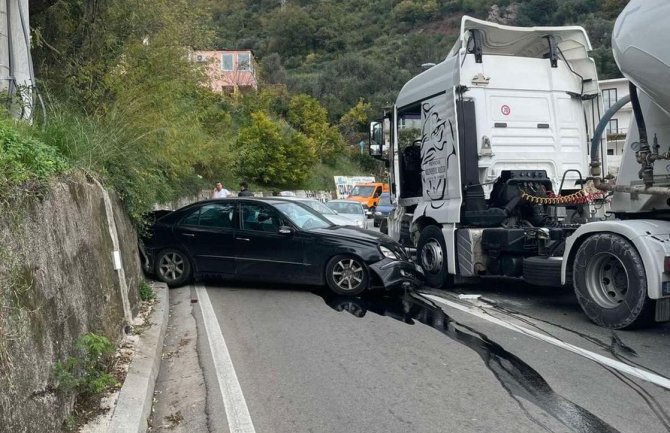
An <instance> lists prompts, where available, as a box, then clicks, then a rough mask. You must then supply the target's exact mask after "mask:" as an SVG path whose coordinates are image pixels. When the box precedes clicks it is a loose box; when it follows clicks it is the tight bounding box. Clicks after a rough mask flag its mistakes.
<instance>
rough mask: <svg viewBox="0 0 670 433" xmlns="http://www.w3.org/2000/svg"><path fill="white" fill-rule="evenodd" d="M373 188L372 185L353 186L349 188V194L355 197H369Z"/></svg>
mask: <svg viewBox="0 0 670 433" xmlns="http://www.w3.org/2000/svg"><path fill="white" fill-rule="evenodd" d="M374 190H375V187H374V186H355V187H354V189H352V190H351V195H353V196H356V197H370V196H371V195H372V192H373V191H374Z"/></svg>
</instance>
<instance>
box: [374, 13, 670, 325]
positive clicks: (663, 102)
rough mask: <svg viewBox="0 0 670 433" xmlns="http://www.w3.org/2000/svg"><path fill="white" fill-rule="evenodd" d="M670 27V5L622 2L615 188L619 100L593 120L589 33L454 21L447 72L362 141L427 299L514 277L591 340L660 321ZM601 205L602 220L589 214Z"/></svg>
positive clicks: (667, 202) (668, 316)
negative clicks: (551, 299)
mask: <svg viewBox="0 0 670 433" xmlns="http://www.w3.org/2000/svg"><path fill="white" fill-rule="evenodd" d="M668 16H670V2H667V1H665V0H632V1H631V2H630V3H629V4H628V6H627V7H626V8H625V9H624V11H623V12H622V13H621V15H620V16H619V18H618V19H617V22H616V25H615V28H614V32H613V38H612V42H613V49H614V55H615V59H616V61H617V64H618V65H619V67H620V68H621V71H622V72H623V74H624V75H625V76H626V77H627V78H628V79H629V80H630V81H631V92H630V93H631V102H632V105H633V107H634V113H635V120H634V121H633V123H632V125H631V127H630V128H629V131H630V132H629V134H628V138H627V142H626V145H625V147H624V155H623V158H622V164H621V168H620V174H619V177H618V178H617V181H616V184H612V183H611V182H610V181H609V180H606V179H604V178H602V172H603V163H604V159H605V158H604V155H603V149H602V147H603V146H601V143H602V132H603V131H604V129H605V126H606V125H607V122H608V120H609V119H610V118H611V116H612V114H613V113H614V112H615V111H616V109H617V107H621V106H622V105H623V104H624V103H625V102H627V100H623V101H620V102H619V103H617V104H615V107H613V109H610V110H608V112H607V113H605V114H604V115H602V116H601V114H602V110H601V107H602V103H601V101H600V97H599V89H598V85H597V74H596V69H595V65H594V63H593V61H592V60H591V59H590V58H589V57H588V52H589V51H590V50H591V46H590V43H589V40H588V37H587V35H586V32H585V31H584V30H583V29H582V28H580V27H533V28H519V27H509V26H503V25H499V24H494V23H488V22H485V21H480V20H476V19H473V18H470V17H464V18H463V21H462V24H461V34H460V37H459V40H458V41H457V42H456V44H455V46H454V48H453V49H452V50H451V52H450V53H449V55H448V56H447V58H446V59H445V60H444V61H443V62H441V63H440V64H438V65H435V66H433V67H431V68H430V69H428V70H426V71H424V72H423V73H422V74H420V75H418V76H417V77H414V78H413V79H412V80H410V81H409V82H408V83H406V84H405V86H404V87H403V89H402V90H401V91H400V94H399V95H398V97H397V99H396V103H395V105H394V106H393V107H392V109H391V110H389V111H388V112H386V113H385V115H384V119H381V120H380V121H379V122H373V123H372V124H371V128H370V150H371V154H372V155H373V156H375V157H377V158H380V159H386V160H388V161H389V166H390V172H391V194H392V197H393V200H394V201H395V202H396V203H397V207H396V210H395V211H394V212H393V213H392V214H390V215H389V218H388V234H389V235H390V236H391V237H393V238H395V239H396V240H398V241H400V242H403V243H404V244H405V245H406V246H408V247H410V248H416V253H417V260H418V261H419V263H420V264H421V266H422V267H423V268H424V270H425V272H426V278H427V282H428V284H429V285H431V286H434V287H443V288H445V287H446V288H448V286H449V285H450V284H452V282H453V277H454V276H460V277H461V278H471V277H495V276H507V277H519V278H523V279H525V280H527V281H528V282H530V283H532V284H536V285H546V286H559V285H566V286H572V287H574V290H575V293H576V295H577V298H578V300H579V303H580V305H581V307H582V309H583V310H584V312H585V313H586V315H587V316H588V317H589V318H590V319H591V320H592V321H594V322H595V323H597V324H599V325H602V326H606V327H610V328H616V329H619V328H628V327H634V326H641V325H646V324H650V323H654V322H659V321H667V320H670V115H669V114H668V113H670V83H668V82H667V80H668V79H669V78H670V67H669V66H668V65H669V64H670V34H668V33H667V32H665V31H664V28H665V20H666V19H667V17H668ZM385 124H386V125H390V126H388V127H384V125H385ZM385 130H388V133H385ZM589 171H590V176H589V177H588V178H587V176H586V175H587V174H588V172H589ZM605 172H606V170H605ZM611 195H613V197H612V200H611V209H612V212H611V213H610V215H609V216H603V215H598V214H597V213H595V212H593V209H595V208H598V207H600V206H601V205H602V204H604V199H605V198H606V197H608V196H611Z"/></svg>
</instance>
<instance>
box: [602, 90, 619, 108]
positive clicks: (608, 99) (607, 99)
mask: <svg viewBox="0 0 670 433" xmlns="http://www.w3.org/2000/svg"><path fill="white" fill-rule="evenodd" d="M616 101H617V95H616V89H603V105H604V106H605V110H607V109H609V108H610V107H611V106H612V105H614V104H615V103H616Z"/></svg>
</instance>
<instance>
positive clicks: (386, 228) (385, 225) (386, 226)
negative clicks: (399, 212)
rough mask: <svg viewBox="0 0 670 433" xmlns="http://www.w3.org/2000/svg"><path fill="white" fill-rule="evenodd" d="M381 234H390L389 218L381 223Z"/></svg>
mask: <svg viewBox="0 0 670 433" xmlns="http://www.w3.org/2000/svg"><path fill="white" fill-rule="evenodd" d="M379 232H380V233H383V234H385V235H388V234H389V220H388V218H384V219H383V220H381V222H380V223H379Z"/></svg>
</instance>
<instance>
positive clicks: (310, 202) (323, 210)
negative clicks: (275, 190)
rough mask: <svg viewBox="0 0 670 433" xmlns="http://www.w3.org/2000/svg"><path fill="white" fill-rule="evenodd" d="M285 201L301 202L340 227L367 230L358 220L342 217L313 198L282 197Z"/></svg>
mask: <svg viewBox="0 0 670 433" xmlns="http://www.w3.org/2000/svg"><path fill="white" fill-rule="evenodd" d="M282 198H284V199H289V200H291V201H299V202H300V203H302V204H305V205H307V206H309V207H311V208H312V209H314V210H315V211H317V212H319V213H320V214H321V215H323V216H324V217H325V218H326V219H327V220H328V221H330V222H331V223H333V224H335V225H338V226H356V227H360V228H362V229H364V228H365V224H364V223H361V222H359V221H358V220H355V219H352V218H349V217H348V216H345V215H340V214H339V213H338V212H336V211H334V210H332V209H331V208H329V207H328V206H326V205H325V204H323V203H321V202H320V201H319V200H316V199H313V198H298V197H282Z"/></svg>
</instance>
